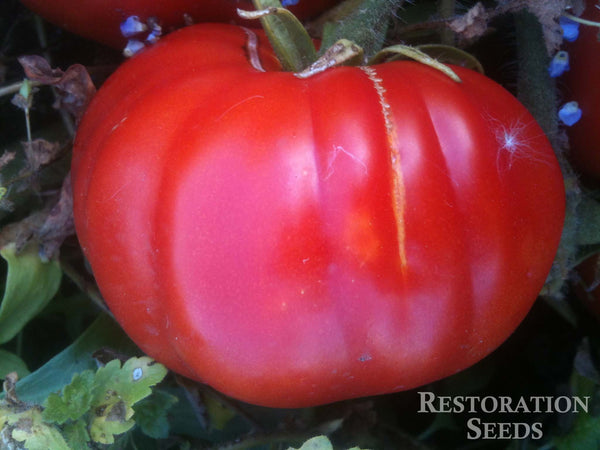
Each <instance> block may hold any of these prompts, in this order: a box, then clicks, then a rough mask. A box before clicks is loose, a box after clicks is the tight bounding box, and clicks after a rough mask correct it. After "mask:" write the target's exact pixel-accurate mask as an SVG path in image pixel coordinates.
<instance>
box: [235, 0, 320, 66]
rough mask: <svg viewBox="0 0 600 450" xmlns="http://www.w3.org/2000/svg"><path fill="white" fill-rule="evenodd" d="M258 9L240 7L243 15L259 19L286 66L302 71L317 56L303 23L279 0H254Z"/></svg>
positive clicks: (281, 61) (239, 11)
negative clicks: (244, 9) (249, 9)
mask: <svg viewBox="0 0 600 450" xmlns="http://www.w3.org/2000/svg"><path fill="white" fill-rule="evenodd" d="M252 3H253V4H254V7H255V8H256V9H257V11H242V10H238V14H239V15H240V17H243V18H245V19H260V21H261V23H262V26H263V28H264V30H265V33H266V34H267V37H268V38H269V41H270V42H271V46H272V47H273V50H274V51H275V54H276V55H277V57H278V58H279V62H280V63H281V66H282V67H283V70H286V71H290V72H300V71H302V70H303V69H305V68H306V67H308V66H309V65H310V64H312V63H313V62H314V61H315V60H316V59H317V51H316V49H315V46H314V44H313V42H312V39H311V38H310V36H309V35H308V32H307V31H306V29H305V28H304V26H303V25H302V23H301V22H300V21H299V20H298V19H297V18H296V16H294V15H293V14H292V13H291V12H290V11H289V10H287V9H285V8H283V7H282V6H281V2H279V0H252Z"/></svg>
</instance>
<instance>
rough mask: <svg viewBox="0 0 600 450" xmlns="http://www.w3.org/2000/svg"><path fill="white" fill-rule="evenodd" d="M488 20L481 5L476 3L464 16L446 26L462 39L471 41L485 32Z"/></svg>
mask: <svg viewBox="0 0 600 450" xmlns="http://www.w3.org/2000/svg"><path fill="white" fill-rule="evenodd" d="M488 20H489V17H488V13H487V11H486V10H485V7H484V6H483V4H482V3H477V4H476V5H475V6H473V7H472V8H471V9H470V10H469V11H468V12H467V13H466V14H465V15H463V16H460V17H458V18H457V19H454V20H453V21H451V22H450V23H449V24H448V26H449V27H450V28H451V29H452V31H454V32H455V33H457V34H458V35H459V36H460V37H461V38H462V39H465V40H472V39H475V38H478V37H480V36H482V35H483V34H484V33H485V32H486V31H487V28H488Z"/></svg>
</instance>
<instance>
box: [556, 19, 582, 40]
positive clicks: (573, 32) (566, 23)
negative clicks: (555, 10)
mask: <svg viewBox="0 0 600 450" xmlns="http://www.w3.org/2000/svg"><path fill="white" fill-rule="evenodd" d="M559 23H560V27H561V28H562V30H563V38H564V40H565V41H569V42H573V41H574V40H576V39H577V37H578V36H579V23H578V22H575V21H574V20H571V19H569V18H568V17H561V18H560V20H559Z"/></svg>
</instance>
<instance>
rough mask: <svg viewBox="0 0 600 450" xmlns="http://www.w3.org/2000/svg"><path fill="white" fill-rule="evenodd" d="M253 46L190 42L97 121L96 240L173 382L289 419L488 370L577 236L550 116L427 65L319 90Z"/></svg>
mask: <svg viewBox="0 0 600 450" xmlns="http://www.w3.org/2000/svg"><path fill="white" fill-rule="evenodd" d="M249 36H250V34H248V31H247V30H244V29H242V28H239V27H235V26H232V25H218V24H205V25H197V26H193V27H188V28H184V29H182V30H179V31H176V32H175V33H172V34H171V35H170V36H168V37H167V38H165V39H164V40H161V41H160V42H159V43H158V44H157V45H155V46H154V47H152V48H150V49H149V50H146V51H144V52H143V53H141V54H140V55H138V56H136V57H134V58H133V59H132V60H130V61H127V62H126V63H125V64H124V65H122V67H120V68H119V69H118V70H117V72H115V74H114V75H113V76H112V77H111V78H110V79H109V80H108V81H107V82H106V83H105V85H104V86H103V87H102V88H101V89H100V90H99V92H98V94H97V95H96V97H95V98H94V99H93V101H92V103H91V106H90V107H89V109H88V111H87V113H86V114H85V116H84V118H83V121H82V123H81V125H80V128H79V130H78V132H77V137H76V142H75V147H74V155H73V165H72V177H73V178H72V179H73V186H74V212H75V221H76V229H77V233H78V236H79V239H80V242H81V245H82V247H83V250H84V251H85V254H86V255H87V257H88V259H89V261H90V264H91V267H92V270H93V272H94V274H95V276H96V279H97V282H98V284H99V287H100V289H101V291H102V293H103V295H104V297H105V299H106V302H107V303H108V305H109V306H110V308H111V310H112V311H113V312H114V315H115V317H116V318H117V320H118V321H119V322H120V323H121V324H122V326H123V327H124V329H125V330H126V331H127V333H128V334H129V335H130V336H131V337H132V338H133V340H134V341H135V342H136V343H137V344H138V345H139V346H140V347H141V348H142V349H143V350H144V351H146V352H147V353H148V354H150V355H151V356H153V357H155V358H156V359H157V360H158V361H161V362H163V363H164V364H166V365H167V366H169V367H170V368H172V369H173V370H175V371H177V372H180V373H182V374H184V375H186V376H188V377H191V378H194V379H197V380H201V381H203V382H205V383H208V384H210V385H212V386H213V387H214V388H216V389H218V390H220V391H222V392H224V393H226V394H229V395H231V396H234V397H237V398H239V399H242V400H245V401H247V402H251V403H255V404H260V405H266V406H272V407H301V406H308V405H317V404H323V403H328V402H333V401H336V400H340V399H347V398H354V397H360V396H368V395H374V394H381V393H388V392H394V391H399V390H404V389H409V388H412V387H415V386H419V385H422V384H424V383H427V382H430V381H433V380H436V379H439V378H442V377H445V376H447V375H450V374H453V373H455V372H457V371H460V370H461V369H464V368H466V367H467V366H469V365H471V364H473V363H475V362H476V361H478V360H479V359H481V358H483V357H484V356H486V355H487V354H489V353H490V352H491V351H492V350H494V349H495V348H496V347H497V346H498V345H500V344H501V343H502V342H503V341H504V340H505V339H506V338H507V337H508V336H509V335H510V334H511V333H512V332H513V330H514V329H515V328H516V327H517V325H518V324H519V322H520V321H521V320H522V319H523V317H524V316H525V314H526V313H527V312H528V310H529V309H530V307H531V305H532V303H533V302H534V300H535V298H536V296H537V294H538V292H539V291H540V289H541V288H542V286H543V284H544V280H545V278H546V276H547V274H548V272H549V269H550V267H551V264H552V261H553V258H554V254H555V251H556V248H557V245H558V242H559V239H560V235H561V229H562V223H563V214H564V190H563V180H562V176H561V172H560V169H559V166H558V164H557V161H556V159H555V156H554V154H553V151H552V149H551V147H550V145H549V143H548V141H547V139H546V138H545V137H544V135H543V133H542V131H541V130H540V128H539V127H538V125H537V124H536V122H535V121H534V119H533V118H532V117H531V115H530V114H529V113H528V112H527V111H526V109H525V108H524V107H523V106H522V105H521V104H520V103H519V102H518V101H517V100H515V99H514V97H512V96H511V95H510V94H509V93H508V92H506V91H505V90H504V89H503V88H502V87H500V86H499V85H497V84H496V83H494V82H493V81H491V80H489V79H487V78H485V77H484V76H482V75H480V74H478V73H475V72H472V71H469V70H467V69H461V68H455V70H456V72H457V73H458V75H459V76H460V77H461V79H462V82H461V83H457V82H455V81H453V80H451V79H450V78H448V77H447V76H446V75H444V74H442V73H441V72H438V71H437V70H435V69H432V68H430V67H427V66H424V65H422V64H419V63H415V62H390V63H385V64H380V65H376V66H372V67H339V68H332V69H329V70H327V71H325V72H323V73H320V74H317V75H314V76H313V77H310V78H307V79H299V78H297V77H295V76H294V74H293V73H289V72H281V71H280V70H279V69H280V67H279V63H278V62H277V60H276V59H275V57H274V56H273V53H272V51H271V49H270V47H269V44H268V42H267V41H266V39H265V37H264V35H262V34H260V33H258V39H259V41H258V46H257V54H256V56H257V58H254V59H253V61H254V65H252V64H251V63H250V62H249V57H248V54H249V51H250V50H251V47H252V46H248V45H247V39H248V38H249ZM251 41H252V40H250V42H251ZM256 61H260V62H261V63H262V67H263V69H264V71H262V70H261V68H260V67H259V66H258V64H256Z"/></svg>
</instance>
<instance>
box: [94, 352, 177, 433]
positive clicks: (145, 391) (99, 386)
mask: <svg viewBox="0 0 600 450" xmlns="http://www.w3.org/2000/svg"><path fill="white" fill-rule="evenodd" d="M166 374H167V369H166V367H165V366H163V365H162V364H158V363H156V362H155V361H154V360H153V359H151V358H149V357H147V356H144V357H141V358H131V359H129V360H127V361H126V362H125V364H124V365H123V367H121V363H120V361H118V360H113V361H110V362H109V363H108V364H107V365H106V366H104V367H101V368H100V369H98V372H97V373H96V376H95V380H94V382H95V387H94V398H93V400H92V411H93V417H92V419H91V423H90V436H91V438H92V439H93V440H94V441H95V442H99V443H101V444H112V443H113V442H114V436H115V435H117V434H121V433H124V432H126V431H128V430H130V429H131V428H133V426H134V425H135V421H134V419H133V414H134V410H133V405H134V404H135V403H137V402H138V401H140V400H142V399H143V398H145V397H147V396H149V395H150V394H151V393H152V390H151V389H150V387H151V386H153V385H155V384H157V383H159V382H160V381H162V379H163V378H164V377H165V375H166Z"/></svg>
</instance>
